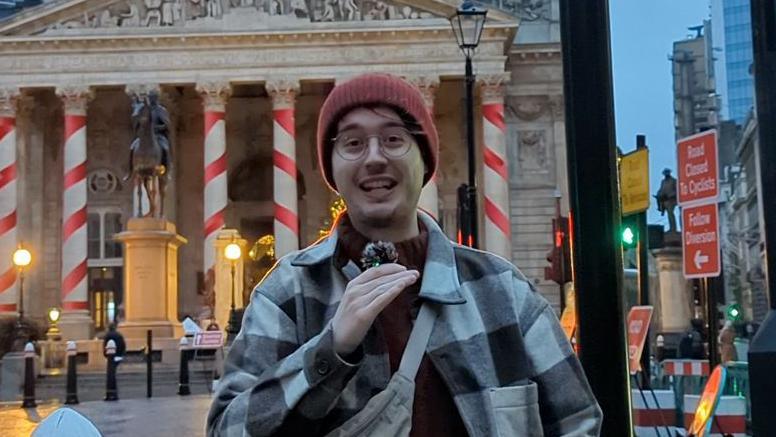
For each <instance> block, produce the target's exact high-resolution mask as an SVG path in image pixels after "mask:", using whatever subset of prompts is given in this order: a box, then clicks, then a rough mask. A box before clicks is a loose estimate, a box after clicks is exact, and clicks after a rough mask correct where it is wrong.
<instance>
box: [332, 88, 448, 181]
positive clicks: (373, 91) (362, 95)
mask: <svg viewBox="0 0 776 437" xmlns="http://www.w3.org/2000/svg"><path fill="white" fill-rule="evenodd" d="M379 105H385V106H388V107H391V108H394V109H397V110H399V112H403V113H406V114H408V115H410V116H411V117H412V118H413V119H414V121H415V122H416V123H417V124H418V125H419V126H420V128H421V129H422V130H423V133H424V134H425V135H418V136H416V137H415V139H416V141H417V142H418V147H420V153H421V155H422V156H423V160H424V161H425V163H426V167H427V168H428V171H427V172H426V174H425V175H424V176H423V184H424V185H425V184H426V182H428V181H429V179H431V177H432V176H433V175H434V172H435V171H436V167H437V157H438V155H439V135H438V134H437V130H436V125H435V124H434V118H433V116H432V114H430V113H429V112H428V109H427V108H426V103H425V101H424V99H423V94H421V92H420V90H419V89H418V88H417V87H416V86H414V85H412V84H410V83H409V82H407V81H405V80H403V79H401V78H400V77H398V76H393V75H390V74H375V73H369V74H363V75H361V76H357V77H355V78H353V79H351V80H349V81H347V82H344V83H342V84H340V85H337V86H336V87H334V89H333V90H332V91H331V93H329V96H328V97H326V101H325V102H323V107H322V108H321V112H320V115H319V117H318V135H317V140H318V165H319V166H320V168H321V171H322V172H323V178H324V179H325V180H326V183H328V184H329V186H330V187H332V188H334V189H336V186H335V184H334V178H333V177H332V174H331V173H332V172H331V150H332V148H333V144H332V141H331V138H333V137H334V136H335V135H336V133H337V132H336V129H337V123H339V121H340V119H342V117H344V116H345V115H346V114H347V113H348V112H349V111H351V110H352V109H354V108H356V107H359V106H379Z"/></svg>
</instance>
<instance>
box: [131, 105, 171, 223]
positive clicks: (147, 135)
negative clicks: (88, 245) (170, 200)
mask: <svg viewBox="0 0 776 437" xmlns="http://www.w3.org/2000/svg"><path fill="white" fill-rule="evenodd" d="M132 128H133V130H134V135H135V138H134V140H132V145H131V146H130V148H129V149H130V150H129V174H128V175H127V177H126V178H124V180H129V179H132V183H133V184H134V186H135V187H136V189H137V198H138V206H137V214H136V215H135V217H153V218H162V217H163V216H164V190H165V186H166V184H167V173H168V169H169V162H170V140H169V137H168V135H169V130H170V117H169V114H168V112H167V109H165V107H164V106H162V105H161V104H159V93H158V92H157V91H155V90H152V91H151V92H149V93H148V94H147V95H142V96H137V95H136V96H135V97H134V101H133V102H132ZM143 187H145V192H146V197H147V199H148V204H149V205H150V208H149V210H148V213H146V214H145V215H144V214H143V207H142V205H143V202H142V196H143V190H142V188H143Z"/></svg>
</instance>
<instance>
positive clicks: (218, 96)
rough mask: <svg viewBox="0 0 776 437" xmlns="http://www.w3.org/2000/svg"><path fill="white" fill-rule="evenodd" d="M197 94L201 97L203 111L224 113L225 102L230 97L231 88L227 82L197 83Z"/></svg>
mask: <svg viewBox="0 0 776 437" xmlns="http://www.w3.org/2000/svg"><path fill="white" fill-rule="evenodd" d="M197 92H198V93H200V94H201V95H202V104H203V105H205V111H217V112H224V111H225V108H226V101H227V100H229V96H231V95H232V86H231V85H230V84H229V82H228V81H207V82H199V83H197Z"/></svg>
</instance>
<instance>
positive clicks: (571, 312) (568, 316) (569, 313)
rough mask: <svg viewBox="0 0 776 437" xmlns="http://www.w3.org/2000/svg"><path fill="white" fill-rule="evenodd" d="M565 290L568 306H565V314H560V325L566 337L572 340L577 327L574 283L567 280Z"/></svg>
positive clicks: (564, 285)
mask: <svg viewBox="0 0 776 437" xmlns="http://www.w3.org/2000/svg"><path fill="white" fill-rule="evenodd" d="M563 291H564V292H565V293H566V307H565V308H563V314H561V316H560V326H561V328H563V332H564V333H565V334H566V339H567V340H568V341H571V339H572V338H573V337H574V331H576V329H577V311H576V294H575V293H574V283H573V282H567V283H565V284H563Z"/></svg>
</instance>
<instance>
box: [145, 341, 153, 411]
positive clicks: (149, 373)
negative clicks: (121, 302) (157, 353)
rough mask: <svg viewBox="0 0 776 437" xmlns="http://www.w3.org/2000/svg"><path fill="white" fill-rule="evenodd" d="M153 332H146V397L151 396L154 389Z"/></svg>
mask: <svg viewBox="0 0 776 437" xmlns="http://www.w3.org/2000/svg"><path fill="white" fill-rule="evenodd" d="M153 335H154V332H153V331H152V330H150V329H149V330H147V331H146V357H145V358H146V397H148V398H150V397H151V396H153V394H154V392H153V387H154V367H153V366H154V365H153V352H154V336H153Z"/></svg>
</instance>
